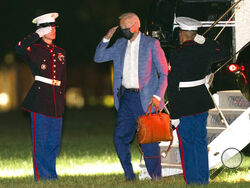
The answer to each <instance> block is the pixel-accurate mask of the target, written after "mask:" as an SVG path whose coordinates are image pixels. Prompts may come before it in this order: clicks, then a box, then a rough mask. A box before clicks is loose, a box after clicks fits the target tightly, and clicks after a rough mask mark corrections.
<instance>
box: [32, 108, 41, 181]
mask: <svg viewBox="0 0 250 188" xmlns="http://www.w3.org/2000/svg"><path fill="white" fill-rule="evenodd" d="M33 123H34V133H33V134H34V140H33V142H34V148H33V149H34V159H33V160H34V166H35V173H36V177H37V180H38V181H39V180H40V177H39V173H38V170H37V165H36V159H35V156H36V113H34V112H33Z"/></svg>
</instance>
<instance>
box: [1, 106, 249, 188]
mask: <svg viewBox="0 0 250 188" xmlns="http://www.w3.org/2000/svg"><path fill="white" fill-rule="evenodd" d="M115 116H116V114H115V110H114V109H113V108H111V109H110V108H103V107H100V108H97V107H95V108H84V109H82V110H67V111H66V114H65V117H64V124H63V136H62V146H61V151H60V154H59V157H58V159H57V172H58V176H59V179H58V180H57V181H41V182H35V181H34V179H33V167H32V152H31V151H32V145H31V130H30V120H29V115H28V114H26V113H24V112H22V111H17V112H10V113H1V114H0V187H8V188H9V187H144V188H145V187H173V188H174V187H185V186H186V185H185V182H184V180H183V177H182V176H173V177H167V178H163V179H162V180H160V181H150V180H143V181H140V180H136V181H135V182H127V181H125V178H124V174H123V170H122V168H121V165H120V163H119V160H118V158H117V156H116V152H115V148H114V144H113V131H114V125H115ZM131 151H132V162H133V166H134V169H135V172H136V173H137V176H138V174H139V173H140V168H139V160H140V153H139V151H138V149H137V146H136V142H134V143H133V144H132V147H131ZM249 169H250V157H247V156H245V157H244V161H243V164H242V165H241V167H240V168H239V169H237V170H234V171H232V170H224V171H223V172H222V173H221V174H220V175H219V176H218V177H217V178H216V179H215V180H213V181H211V183H210V184H209V186H204V187H218V188H224V187H225V188H227V187H234V188H235V187H241V188H247V187H250V172H249ZM190 187H197V186H190ZM200 187H203V186H200Z"/></svg>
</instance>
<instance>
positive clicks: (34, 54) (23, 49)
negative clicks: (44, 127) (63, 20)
mask: <svg viewBox="0 0 250 188" xmlns="http://www.w3.org/2000/svg"><path fill="white" fill-rule="evenodd" d="M16 52H17V54H19V55H21V56H22V57H24V58H25V59H26V60H27V62H28V63H29V66H30V69H31V71H32V74H33V76H42V77H45V78H48V79H53V80H58V81H61V85H60V86H55V85H51V84H47V83H44V82H41V81H36V80H35V81H34V83H33V85H32V87H31V89H30V91H29V92H28V94H27V96H26V97H25V99H24V102H23V105H22V106H23V108H24V109H25V110H27V111H31V112H36V113H40V114H43V115H46V116H50V117H61V116H62V115H63V113H64V103H65V85H66V59H65V51H64V50H63V49H62V48H59V47H57V46H56V45H54V44H47V43H45V42H44V41H43V40H42V39H40V38H39V35H38V34H37V33H34V34H32V35H30V36H28V37H26V38H24V39H23V40H22V41H20V42H19V43H18V44H17V45H16Z"/></svg>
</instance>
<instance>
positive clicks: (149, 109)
mask: <svg viewBox="0 0 250 188" xmlns="http://www.w3.org/2000/svg"><path fill="white" fill-rule="evenodd" d="M152 106H154V105H153V104H152V103H151V104H150V105H149V106H148V109H147V111H146V115H151V114H152V113H151V111H152ZM154 107H155V113H156V114H160V112H161V110H160V107H159V106H154Z"/></svg>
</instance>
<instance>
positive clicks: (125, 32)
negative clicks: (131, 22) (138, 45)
mask: <svg viewBox="0 0 250 188" xmlns="http://www.w3.org/2000/svg"><path fill="white" fill-rule="evenodd" d="M121 32H122V35H123V36H124V38H126V39H128V40H130V39H131V38H132V37H133V35H134V33H131V32H130V28H126V29H121Z"/></svg>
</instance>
